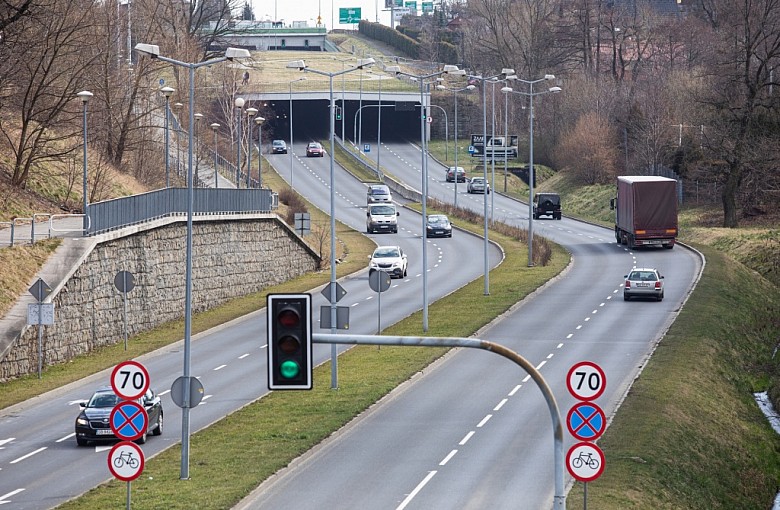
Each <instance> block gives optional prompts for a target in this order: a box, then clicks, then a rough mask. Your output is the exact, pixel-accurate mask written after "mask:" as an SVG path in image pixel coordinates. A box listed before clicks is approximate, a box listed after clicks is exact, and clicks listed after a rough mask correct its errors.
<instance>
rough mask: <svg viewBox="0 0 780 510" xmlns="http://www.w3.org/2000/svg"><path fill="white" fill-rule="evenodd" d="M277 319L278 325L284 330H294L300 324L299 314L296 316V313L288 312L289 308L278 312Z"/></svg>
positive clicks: (293, 311)
mask: <svg viewBox="0 0 780 510" xmlns="http://www.w3.org/2000/svg"><path fill="white" fill-rule="evenodd" d="M277 319H278V320H279V324H280V325H282V326H284V327H285V328H294V327H296V326H298V324H300V322H301V316H300V314H298V312H296V311H295V310H290V309H289V308H287V309H285V310H282V311H281V312H279V315H278V316H277Z"/></svg>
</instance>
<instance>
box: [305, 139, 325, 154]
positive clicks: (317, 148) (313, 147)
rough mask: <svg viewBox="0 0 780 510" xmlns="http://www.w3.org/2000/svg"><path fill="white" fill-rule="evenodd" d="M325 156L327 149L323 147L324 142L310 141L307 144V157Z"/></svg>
mask: <svg viewBox="0 0 780 510" xmlns="http://www.w3.org/2000/svg"><path fill="white" fill-rule="evenodd" d="M324 156H325V149H323V148H322V144H320V143H319V142H309V145H307V146H306V157H307V158H310V157H320V158H322V157H324Z"/></svg>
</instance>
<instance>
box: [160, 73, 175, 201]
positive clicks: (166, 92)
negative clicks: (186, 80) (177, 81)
mask: <svg viewBox="0 0 780 510" xmlns="http://www.w3.org/2000/svg"><path fill="white" fill-rule="evenodd" d="M160 92H162V93H163V95H164V96H165V187H166V188H168V187H170V185H171V180H170V177H169V169H170V161H169V147H170V138H169V136H168V118H169V117H170V104H171V103H170V100H171V94H173V93H174V92H176V90H175V89H174V88H172V87H163V88H161V89H160Z"/></svg>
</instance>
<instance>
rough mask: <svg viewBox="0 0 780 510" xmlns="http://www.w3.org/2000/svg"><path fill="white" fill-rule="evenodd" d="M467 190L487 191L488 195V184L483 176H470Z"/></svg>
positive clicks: (475, 191)
mask: <svg viewBox="0 0 780 510" xmlns="http://www.w3.org/2000/svg"><path fill="white" fill-rule="evenodd" d="M467 191H468V192H469V193H487V194H488V195H490V184H488V183H487V182H485V179H484V178H483V177H472V178H471V180H470V181H469V186H468V189H467Z"/></svg>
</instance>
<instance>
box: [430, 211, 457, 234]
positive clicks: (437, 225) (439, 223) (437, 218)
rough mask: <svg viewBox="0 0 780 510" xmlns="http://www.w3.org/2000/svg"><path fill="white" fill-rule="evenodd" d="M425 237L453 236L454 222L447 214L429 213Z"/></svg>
mask: <svg viewBox="0 0 780 510" xmlns="http://www.w3.org/2000/svg"><path fill="white" fill-rule="evenodd" d="M425 237H452V224H451V223H450V220H449V218H447V216H446V215H445V214H429V215H428V221H426V222H425Z"/></svg>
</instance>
